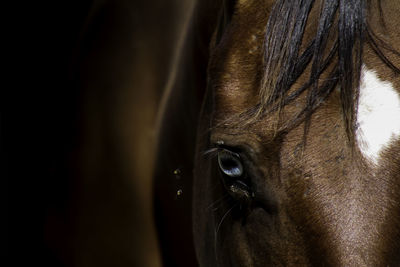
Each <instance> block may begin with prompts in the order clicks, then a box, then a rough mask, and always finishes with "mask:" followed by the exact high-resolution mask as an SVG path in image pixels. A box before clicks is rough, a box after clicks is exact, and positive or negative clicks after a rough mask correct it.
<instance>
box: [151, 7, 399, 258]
mask: <svg viewBox="0 0 400 267" xmlns="http://www.w3.org/2000/svg"><path fill="white" fill-rule="evenodd" d="M191 12H192V20H190V21H189V22H188V26H187V30H186V31H185V33H184V34H183V36H184V38H183V39H182V40H183V41H182V46H181V47H179V48H178V49H177V51H178V52H177V57H176V64H175V65H174V68H173V70H171V74H172V75H171V80H170V83H169V87H168V88H167V90H166V95H165V99H166V100H165V101H164V104H163V106H162V108H161V111H160V119H159V139H158V152H157V153H158V155H157V164H156V169H155V174H154V207H155V218H156V223H157V227H158V234H159V241H160V247H161V250H162V257H163V261H164V265H166V266H400V76H399V74H400V69H399V66H400V53H399V51H400V29H399V28H398V25H399V24H400V17H399V16H398V14H400V2H398V1H389V0H353V1H340V0H301V1H300V0H299V1H297V0H296V1H293V0H253V1H250V0H220V1H198V3H197V5H196V6H194V7H193V9H192V10H191Z"/></svg>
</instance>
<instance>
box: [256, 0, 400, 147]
mask: <svg viewBox="0 0 400 267" xmlns="http://www.w3.org/2000/svg"><path fill="white" fill-rule="evenodd" d="M314 2H315V1H314V0H277V1H276V3H275V6H274V8H273V10H272V12H271V15H270V17H269V20H268V24H267V27H266V34H265V54H264V65H265V72H264V75H263V79H262V85H261V90H260V96H261V103H260V109H261V112H258V113H259V114H265V113H266V112H267V111H269V110H271V108H272V109H280V108H282V107H283V106H285V105H287V104H288V103H290V102H291V101H292V100H294V99H296V98H297V97H298V96H299V95H300V94H302V93H303V92H304V91H306V90H307V89H308V92H307V104H306V106H305V107H304V109H303V111H302V112H301V114H298V116H297V117H296V119H295V120H294V121H293V122H292V124H293V123H294V124H297V123H298V122H300V121H303V120H304V119H307V121H308V118H309V117H310V116H311V114H312V112H313V111H314V110H315V109H316V108H317V107H318V106H319V105H320V104H321V103H322V102H323V101H324V99H325V98H326V97H327V96H329V95H330V93H331V92H332V91H333V90H334V89H335V88H336V87H337V86H340V97H341V103H342V111H343V117H344V121H345V123H346V130H347V134H348V137H349V140H350V142H351V143H353V140H354V127H355V112H356V108H357V107H356V103H357V100H358V92H359V83H360V76H361V67H362V55H363V44H364V43H365V42H369V43H370V45H371V47H372V48H373V50H374V51H375V53H376V54H377V55H378V56H379V57H380V58H381V59H382V60H383V61H384V62H385V63H386V64H387V65H388V66H390V67H391V68H392V69H393V70H394V71H395V72H396V73H400V70H399V69H398V68H397V67H396V66H394V65H393V64H391V62H390V60H389V59H388V58H387V57H386V56H385V55H384V53H383V52H382V49H381V48H380V47H382V46H386V45H385V44H384V42H383V41H382V40H381V39H379V38H378V37H377V36H376V35H374V34H373V32H372V31H371V29H370V27H369V26H368V20H367V16H368V6H369V2H367V1H366V0H352V1H340V0H325V1H322V4H321V12H320V17H319V21H318V27H317V30H316V33H315V35H314V36H313V38H312V39H311V40H310V41H309V43H308V44H307V45H306V46H305V48H304V49H303V51H302V52H300V49H301V45H302V41H303V36H304V31H305V26H306V23H307V19H308V17H309V15H310V11H311V9H312V7H313V5H314ZM380 15H381V17H382V21H383V15H382V13H381V14H380ZM332 38H333V39H332ZM328 39H329V40H328ZM303 45H304V44H303ZM396 54H398V53H397V52H396ZM309 64H311V73H310V75H309V80H308V82H306V83H305V84H303V85H302V86H301V87H300V89H298V90H296V91H295V92H291V93H290V94H289V93H288V92H289V89H290V88H291V86H292V85H293V84H294V83H295V82H296V81H297V79H298V78H299V77H300V75H301V74H302V73H303V72H304V71H305V69H306V67H307V66H309ZM329 65H331V67H330V72H329V74H328V77H327V78H325V77H324V82H323V83H321V84H320V83H319V78H320V76H321V74H322V73H323V72H324V71H325V70H326V69H327V67H328V66H329ZM306 128H307V123H306ZM306 130H307V129H306Z"/></svg>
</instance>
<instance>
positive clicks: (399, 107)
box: [356, 66, 400, 164]
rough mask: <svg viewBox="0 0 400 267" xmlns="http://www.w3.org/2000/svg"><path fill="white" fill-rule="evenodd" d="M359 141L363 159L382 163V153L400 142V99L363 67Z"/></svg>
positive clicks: (359, 106)
mask: <svg viewBox="0 0 400 267" xmlns="http://www.w3.org/2000/svg"><path fill="white" fill-rule="evenodd" d="M357 124H358V129H357V131H356V138H357V142H358V146H359V148H360V150H361V152H362V153H363V155H364V156H365V157H366V158H367V159H369V160H370V161H372V162H373V163H374V164H377V163H378V160H379V153H380V152H381V151H382V149H384V148H385V147H389V146H390V143H391V142H393V141H394V140H396V139H398V138H400V95H399V92H397V91H396V90H395V89H394V87H393V85H392V83H390V82H388V81H382V80H380V79H379V78H378V76H377V74H376V72H375V71H373V70H368V69H367V68H366V67H365V66H363V69H362V73H361V84H360V96H359V102H358V112H357Z"/></svg>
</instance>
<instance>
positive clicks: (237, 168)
mask: <svg viewBox="0 0 400 267" xmlns="http://www.w3.org/2000/svg"><path fill="white" fill-rule="evenodd" d="M218 164H219V168H220V169H221V171H222V172H223V173H224V174H226V175H227V176H229V177H232V178H239V177H241V176H242V175H243V164H242V162H241V161H240V157H239V155H238V154H236V153H233V152H230V151H228V150H222V151H220V152H218Z"/></svg>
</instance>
